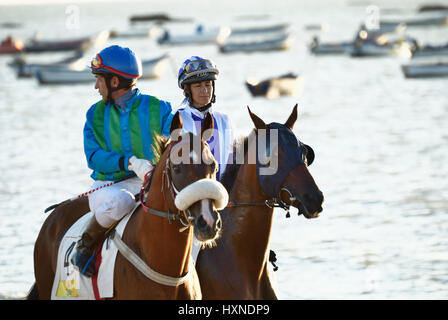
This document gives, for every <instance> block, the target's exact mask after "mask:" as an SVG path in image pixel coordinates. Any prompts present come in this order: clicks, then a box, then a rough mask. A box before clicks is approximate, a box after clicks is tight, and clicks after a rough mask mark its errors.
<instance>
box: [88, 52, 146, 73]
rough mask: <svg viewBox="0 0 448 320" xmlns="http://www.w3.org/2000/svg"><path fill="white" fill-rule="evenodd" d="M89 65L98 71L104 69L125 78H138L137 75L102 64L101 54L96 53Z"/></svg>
mask: <svg viewBox="0 0 448 320" xmlns="http://www.w3.org/2000/svg"><path fill="white" fill-rule="evenodd" d="M90 67H91V68H92V69H93V70H98V71H106V72H110V73H114V74H117V75H120V76H123V77H126V78H131V79H136V78H139V75H134V74H129V73H125V72H122V71H120V70H117V69H115V68H112V67H109V66H106V65H104V64H103V60H102V59H101V56H100V55H99V54H97V55H96V56H95V57H94V58H93V59H92V61H91V62H90Z"/></svg>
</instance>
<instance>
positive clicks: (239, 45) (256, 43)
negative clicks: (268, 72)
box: [219, 33, 294, 53]
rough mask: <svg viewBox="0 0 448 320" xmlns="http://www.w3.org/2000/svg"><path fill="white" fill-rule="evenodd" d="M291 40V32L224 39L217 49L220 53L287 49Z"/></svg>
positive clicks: (292, 38)
mask: <svg viewBox="0 0 448 320" xmlns="http://www.w3.org/2000/svg"><path fill="white" fill-rule="evenodd" d="M293 40H294V37H293V35H292V34H291V33H283V34H280V35H279V36H276V37H274V38H267V39H266V38H261V39H260V40H247V41H226V42H225V43H223V44H221V45H219V50H220V51H221V52H222V53H230V52H238V51H239V52H254V51H271V50H287V49H289V48H290V47H291V44H292V42H293Z"/></svg>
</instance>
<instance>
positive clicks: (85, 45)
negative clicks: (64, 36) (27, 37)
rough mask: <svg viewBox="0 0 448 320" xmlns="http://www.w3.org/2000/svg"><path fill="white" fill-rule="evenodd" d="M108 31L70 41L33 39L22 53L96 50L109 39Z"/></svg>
mask: <svg viewBox="0 0 448 320" xmlns="http://www.w3.org/2000/svg"><path fill="white" fill-rule="evenodd" d="M109 35H110V32H109V31H101V32H99V33H97V34H95V35H93V36H90V37H83V38H79V39H70V40H38V39H33V40H31V41H30V42H29V43H27V44H25V48H24V50H23V51H24V52H27V53H38V52H49V51H51V52H55V51H71V50H76V51H86V50H88V49H90V48H93V47H95V48H98V47H101V46H102V45H104V43H105V42H106V41H107V39H108V38H109Z"/></svg>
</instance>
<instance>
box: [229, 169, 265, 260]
mask: <svg viewBox="0 0 448 320" xmlns="http://www.w3.org/2000/svg"><path fill="white" fill-rule="evenodd" d="M234 185H235V187H234V188H233V190H232V191H231V194H230V199H231V201H232V202H234V203H240V204H241V203H254V202H257V203H262V202H264V201H265V200H267V198H266V195H264V194H263V192H262V190H261V188H260V186H259V184H258V179H257V174H256V166H255V165H248V164H246V165H243V166H241V168H240V170H239V172H238V174H237V177H236V181H235V184H234ZM228 216H229V219H231V222H230V221H229V224H230V225H231V227H229V228H228V229H227V230H229V231H230V230H231V234H228V235H227V234H226V233H223V236H228V237H230V238H231V241H232V242H233V247H234V249H235V250H237V251H238V250H239V251H240V252H239V253H240V254H241V255H248V254H250V255H251V256H253V261H254V263H256V264H258V265H259V266H262V264H263V263H264V260H265V257H266V252H267V250H268V247H269V240H270V235H271V227H272V216H273V209H272V208H269V207H267V206H265V205H248V206H238V207H235V208H231V209H230V212H229V215H228ZM223 225H225V222H223Z"/></svg>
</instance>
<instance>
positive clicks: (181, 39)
mask: <svg viewBox="0 0 448 320" xmlns="http://www.w3.org/2000/svg"><path fill="white" fill-rule="evenodd" d="M229 35H230V29H229V28H226V27H220V28H216V29H210V30H203V29H202V28H197V29H196V30H195V32H193V33H191V34H177V35H173V34H172V33H170V32H169V31H168V30H165V32H164V33H163V35H162V36H161V37H160V38H159V39H158V40H157V42H158V43H159V44H167V45H190V44H207V43H218V44H219V43H223V42H224V40H225V39H226V38H227V37H228V36H229Z"/></svg>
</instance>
